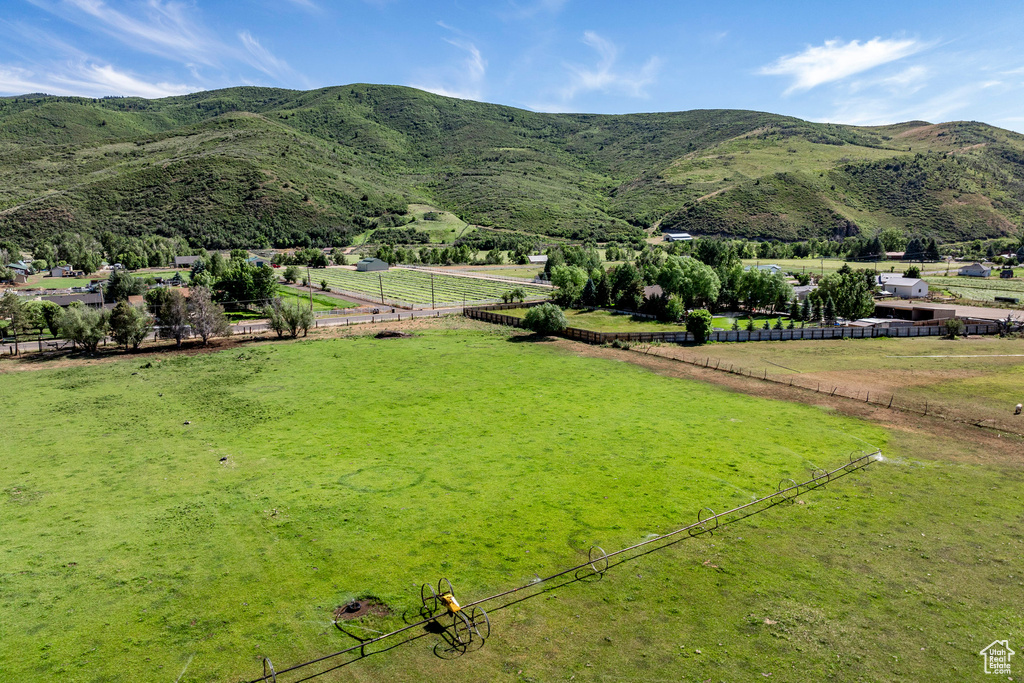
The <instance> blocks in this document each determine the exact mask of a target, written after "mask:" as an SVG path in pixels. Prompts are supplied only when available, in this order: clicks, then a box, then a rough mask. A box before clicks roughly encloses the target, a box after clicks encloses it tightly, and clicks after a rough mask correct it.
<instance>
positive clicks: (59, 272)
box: [50, 265, 72, 277]
mask: <svg viewBox="0 0 1024 683" xmlns="http://www.w3.org/2000/svg"><path fill="white" fill-rule="evenodd" d="M71 270H72V269H71V266H66V265H65V266H57V267H56V268H53V269H51V270H50V277H71Z"/></svg>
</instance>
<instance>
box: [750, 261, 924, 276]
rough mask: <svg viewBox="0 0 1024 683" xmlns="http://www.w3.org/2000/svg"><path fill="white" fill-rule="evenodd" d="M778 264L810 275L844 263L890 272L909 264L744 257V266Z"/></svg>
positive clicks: (837, 267) (832, 268)
mask: <svg viewBox="0 0 1024 683" xmlns="http://www.w3.org/2000/svg"><path fill="white" fill-rule="evenodd" d="M772 264H774V265H776V266H779V267H780V268H782V271H783V273H789V272H791V271H792V272H794V273H807V274H809V275H814V274H818V275H821V274H822V273H824V274H825V275H828V274H829V273H834V272H836V271H837V270H839V269H840V268H842V267H843V266H844V265H848V266H850V267H851V268H853V269H860V268H869V269H872V268H875V269H877V270H878V271H879V272H885V273H888V272H889V269H890V268H895V269H896V270H898V271H900V272H903V271H904V270H906V268H907V265H906V264H902V263H899V262H896V261H878V262H873V261H869V262H861V261H844V260H841V259H817V258H788V259H787V258H783V259H770V258H762V259H749V258H748V259H743V266H744V267H746V266H756V265H762V266H767V265H772Z"/></svg>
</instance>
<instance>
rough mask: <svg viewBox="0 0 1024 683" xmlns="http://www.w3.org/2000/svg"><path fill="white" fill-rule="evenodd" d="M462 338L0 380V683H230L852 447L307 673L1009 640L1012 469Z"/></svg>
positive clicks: (935, 647) (640, 661)
mask: <svg viewBox="0 0 1024 683" xmlns="http://www.w3.org/2000/svg"><path fill="white" fill-rule="evenodd" d="M446 325H447V326H450V327H451V328H453V329H445V326H446ZM460 325H465V323H462V322H461V321H445V320H442V321H440V322H439V323H438V327H436V328H433V329H429V330H424V331H417V333H416V336H415V337H413V338H408V339H387V340H376V339H373V338H372V337H370V336H358V337H350V338H340V339H330V340H306V341H301V342H285V343H278V342H266V343H262V344H252V345H247V346H240V347H235V348H233V349H231V350H226V351H223V352H218V353H211V354H200V355H193V356H181V355H173V354H166V355H164V354H145V355H137V356H127V357H124V358H121V359H119V360H115V361H113V362H108V363H100V364H94V365H91V366H78V367H55V368H53V369H46V367H45V363H44V364H43V365H42V366H41V367H42V369H38V370H36V371H34V372H4V373H0V399H2V400H3V401H4V405H5V406H8V409H7V413H6V415H5V441H6V443H8V444H17V447H13V448H9V449H8V450H7V452H6V453H5V457H4V458H3V459H2V460H0V521H2V523H0V558H2V562H0V611H2V613H3V614H4V619H2V620H0V670H2V671H4V672H5V677H7V678H10V679H11V680H19V681H22V680H23V681H29V680H57V679H59V680H67V681H138V680H167V681H179V682H181V683H185V682H188V681H214V680H216V681H224V680H226V681H240V680H249V679H252V678H255V677H257V676H259V675H260V674H261V673H262V669H261V667H260V658H261V657H262V656H264V655H268V656H270V657H271V658H272V659H273V661H274V663H275V664H276V665H277V667H278V668H279V669H280V668H283V667H284V666H287V665H289V664H292V663H296V662H299V661H303V660H306V659H308V658H312V657H316V656H319V655H322V654H326V653H328V652H332V651H336V650H339V649H342V648H344V647H348V646H350V645H354V644H356V643H357V641H356V640H354V639H353V638H352V637H351V636H349V635H346V634H345V633H343V632H342V631H340V630H338V629H336V628H335V627H334V626H333V625H332V624H331V618H332V617H331V611H332V610H333V609H334V608H335V607H337V606H338V605H341V604H344V603H345V602H347V601H349V600H351V599H353V598H355V597H365V596H374V597H376V598H378V599H380V600H381V601H383V602H384V603H386V604H387V605H389V606H390V609H391V615H390V616H387V617H368V618H364V619H362V620H358V621H356V622H353V623H352V626H351V627H350V628H348V631H349V632H350V633H354V634H357V635H359V636H361V637H367V634H370V635H373V634H374V633H376V632H378V631H383V630H389V629H392V628H397V627H398V626H400V625H402V624H403V623H407V621H409V620H414V619H417V618H418V617H417V608H418V603H419V585H420V584H421V583H422V582H425V581H436V580H437V578H439V577H440V576H447V577H448V578H450V579H451V580H452V582H453V583H454V585H455V586H456V590H457V594H458V595H459V597H460V600H462V601H463V602H466V601H469V600H472V599H475V598H478V597H482V596H484V595H488V594H491V593H492V592H497V591H499V590H502V589H507V588H511V587H514V586H518V585H523V584H526V583H528V582H530V581H531V579H533V578H534V577H535V576H536V575H538V574H539V575H542V576H543V575H547V574H549V573H552V572H554V571H557V570H559V569H561V568H564V567H567V566H571V565H574V564H577V563H580V562H583V561H585V559H586V553H587V549H588V548H589V547H590V546H591V545H592V544H599V545H601V546H603V547H604V548H605V549H606V550H612V549H615V548H619V547H623V546H625V545H627V544H631V543H634V542H637V541H639V540H642V539H644V538H647V537H649V536H650V535H651V534H656V533H660V532H664V531H667V530H670V529H673V528H677V527H679V526H681V525H683V524H687V523H690V522H691V521H694V520H695V519H696V512H697V510H698V509H699V508H700V507H701V506H709V507H711V508H713V509H715V510H719V511H721V510H724V509H728V508H729V507H732V506H735V505H738V504H742V503H744V502H747V501H749V500H751V499H752V498H753V497H754V496H756V495H760V494H764V493H768V492H770V491H772V490H774V489H775V486H776V484H777V483H778V481H779V479H781V478H785V477H792V478H794V479H797V480H802V479H804V478H806V476H807V474H808V470H809V468H811V467H835V466H838V465H841V464H842V463H843V462H845V461H846V457H847V455H848V453H850V451H852V450H855V449H861V448H872V447H876V446H877V447H880V448H882V449H883V451H884V452H885V454H886V460H885V461H884V462H880V463H876V464H874V465H872V466H871V467H870V468H869V469H868V470H867V471H864V472H860V473H858V474H855V475H851V476H850V477H847V478H844V479H842V480H839V481H835V482H833V484H831V485H830V486H829V487H828V488H826V489H823V490H817V491H812V492H807V493H802V494H801V495H800V496H799V504H797V503H794V504H791V505H786V506H779V507H776V508H773V509H771V510H770V511H767V512H765V513H763V514H761V515H758V516H756V517H751V518H749V519H747V520H745V521H742V522H740V523H738V524H736V525H735V526H731V527H728V528H727V529H722V530H719V531H718V532H716V533H715V535H714V536H702V537H699V538H693V539H691V538H685V537H684V538H685V540H683V541H682V542H680V543H678V544H676V545H675V546H673V547H670V548H667V549H665V550H662V551H659V552H657V553H654V554H651V555H646V556H643V557H641V558H638V559H635V560H633V561H630V562H627V563H625V564H621V565H617V566H613V567H611V568H610V570H609V571H608V572H607V574H606V575H605V576H604V577H603V578H600V580H594V579H595V577H589V578H587V577H583V578H581V580H578V581H574V580H572V577H566V580H565V581H563V582H553V583H552V584H549V585H546V586H545V587H546V588H548V589H549V590H546V591H544V592H537V593H536V594H535V595H534V597H529V598H527V599H525V600H522V601H518V602H515V603H513V604H510V605H508V606H506V607H504V608H500V605H501V603H498V604H494V605H490V606H489V607H492V609H491V610H490V611H491V621H492V625H493V632H492V637H491V638H490V639H489V640H488V641H487V643H486V644H485V646H484V647H483V648H482V649H480V650H478V651H476V652H470V653H467V654H466V655H464V656H462V657H458V658H450V657H446V656H437V653H436V652H437V651H435V649H434V646H435V643H437V642H438V637H437V636H436V635H434V634H430V633H426V632H424V631H422V630H420V629H417V630H415V631H412V632H411V635H412V636H414V639H412V640H411V641H409V642H407V643H405V644H402V645H399V646H398V647H396V648H394V649H392V650H389V651H387V652H383V653H381V654H378V655H375V656H372V657H368V658H366V659H363V660H360V661H355V662H353V663H352V664H351V665H350V666H348V667H346V668H342V669H339V670H338V671H336V672H334V673H333V674H329V675H327V676H324V677H322V678H320V679H317V680H322V681H348V680H411V681H420V680H422V681H428V680H429V681H433V680H440V679H455V680H468V681H494V680H505V681H525V680H538V681H539V680H569V679H571V678H573V677H575V680H592V681H605V680H637V679H643V680H706V679H707V678H709V677H710V678H712V680H761V679H762V676H765V677H767V676H768V675H769V674H770V676H771V680H773V681H806V680H822V679H825V678H832V679H836V680H851V681H852V680H860V679H867V680H890V681H891V680H906V681H919V680H940V679H943V680H948V679H965V678H974V677H977V678H981V674H980V671H981V668H980V666H981V665H980V660H979V658H978V656H977V654H976V653H977V651H978V650H980V649H981V648H982V647H984V646H985V645H987V644H988V643H989V642H990V641H991V640H993V639H996V638H1000V639H1002V638H1009V639H1010V640H1011V641H1012V642H1013V643H1016V642H1020V638H1021V636H1022V635H1024V622H1022V617H1021V612H1020V609H1019V597H1020V594H1021V586H1022V585H1024V583H1022V581H1021V577H1020V575H1019V570H1018V569H1017V567H1016V565H1015V562H1016V558H1018V557H1019V556H1020V554H1021V550H1022V539H1024V519H1022V518H1021V515H1020V509H1021V507H1020V506H1021V501H1020V494H1021V479H1022V477H1021V474H1022V472H1021V467H1020V466H1019V464H1017V465H1012V466H1011V465H1002V466H996V465H989V466H981V465H970V464H964V463H962V462H960V463H952V462H949V461H946V460H944V459H943V455H944V454H945V453H946V452H947V451H945V450H943V449H944V448H946V447H947V446H946V445H944V444H941V443H936V442H935V441H934V439H932V438H931V437H929V436H928V435H918V434H914V435H912V438H911V437H908V435H907V434H904V433H902V432H894V433H892V434H889V433H887V432H886V431H884V430H882V429H880V428H878V427H875V426H872V425H869V424H866V423H863V422H859V421H856V420H853V419H849V418H844V417H840V416H838V415H836V414H834V413H830V412H828V411H824V410H820V409H816V408H811V407H806V406H802V405H796V404H789V403H782V402H778V401H772V400H767V399H756V398H751V397H747V396H743V395H741V394H737V393H733V392H728V391H723V390H720V389H717V388H714V387H712V386H709V385H704V384H700V383H696V382H691V381H682V380H676V379H671V378H666V377H662V376H658V375H654V374H651V373H649V372H647V371H645V370H643V369H640V368H638V367H635V366H632V365H629V364H626V363H622V362H616V361H614V360H598V359H589V358H583V357H578V356H576V355H574V354H573V353H570V352H568V351H566V350H563V349H562V348H561V347H560V346H559V345H556V344H552V343H544V342H536V341H533V342H531V341H529V339H530V338H528V337H509V336H508V334H507V331H505V330H504V329H503V328H497V327H491V328H481V326H476V327H473V326H470V327H472V329H457V328H458V327H459V326H460ZM478 328H479V329H483V330H484V331H476V330H478ZM8 362H9V361H4V363H8ZM4 368H5V365H3V364H0V371H3V370H4ZM15 397H17V400H14V399H15ZM648 406H649V407H648ZM186 422H188V423H190V424H186ZM54 424H59V425H60V426H61V428H60V429H59V430H55V429H47V428H45V426H46V425H54ZM955 446H956V448H955V450H953V451H948V452H950V453H955V454H956V455H957V457H960V458H963V457H971V456H972V454H973V455H977V456H980V455H981V454H980V452H976V451H975V450H974V449H973V446H972V445H971V444H970V443H960V442H958V443H957V444H955ZM944 496H953V497H955V500H956V502H957V505H945V504H943V503H942V501H943V497H944ZM371 650H372V648H371ZM441 654H442V655H443V652H441ZM279 680H281V679H279ZM286 680H289V681H292V680H296V678H288V679H286Z"/></svg>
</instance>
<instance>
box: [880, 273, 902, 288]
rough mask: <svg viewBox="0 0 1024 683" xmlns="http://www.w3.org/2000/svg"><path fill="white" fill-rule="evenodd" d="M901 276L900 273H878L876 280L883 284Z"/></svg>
mask: <svg viewBox="0 0 1024 683" xmlns="http://www.w3.org/2000/svg"><path fill="white" fill-rule="evenodd" d="M902 277H903V276H902V275H900V274H899V273H879V274H878V277H877V278H876V280H877V282H878V284H880V285H882V286H885V283H886V282H888V281H889V280H898V279H900V278H902Z"/></svg>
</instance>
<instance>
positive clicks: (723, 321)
mask: <svg viewBox="0 0 1024 683" xmlns="http://www.w3.org/2000/svg"><path fill="white" fill-rule="evenodd" d="M528 310H529V309H528V308H512V309H509V310H505V311H498V312H499V313H502V314H504V315H511V316H515V317H517V318H522V317H523V316H525V315H526V311H528ZM563 313H565V318H566V320H568V321H569V327H577V328H579V329H581V330H591V331H593V332H680V331H683V330H684V329H685V327H684V326H683V325H681V324H678V323H668V322H659V321H657V320H654V319H652V318H643V317H640V316H633V315H629V314H628V313H615V312H613V311H604V310H594V311H587V310H577V309H566V310H564V311H563ZM752 317H753V319H754V328H755V329H761V328H763V327H765V326H766V325H767V326H769V327H770V326H772V325H774V324H775V321H776V320H778V319H779V316H767V315H755V316H752ZM733 320H734V319H733V318H726V317H716V318H712V321H711V324H712V327H718V328H721V329H723V330H731V329H732V323H733ZM739 321H740V329H743V330H745V329H747V316H743V317H741V318H739ZM782 324H783V325H788V324H789V317H788V316H782Z"/></svg>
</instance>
